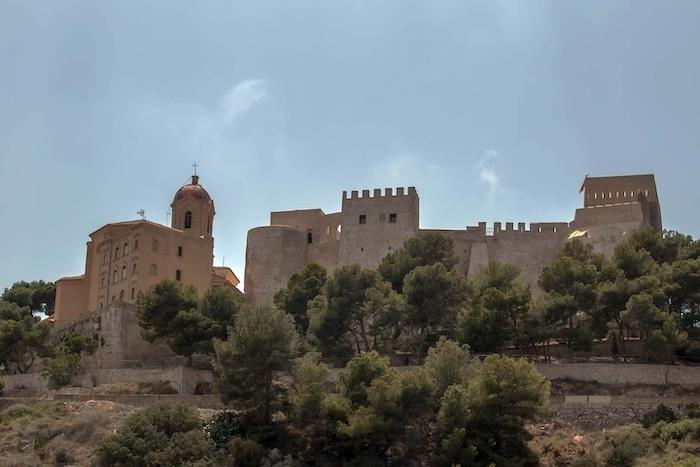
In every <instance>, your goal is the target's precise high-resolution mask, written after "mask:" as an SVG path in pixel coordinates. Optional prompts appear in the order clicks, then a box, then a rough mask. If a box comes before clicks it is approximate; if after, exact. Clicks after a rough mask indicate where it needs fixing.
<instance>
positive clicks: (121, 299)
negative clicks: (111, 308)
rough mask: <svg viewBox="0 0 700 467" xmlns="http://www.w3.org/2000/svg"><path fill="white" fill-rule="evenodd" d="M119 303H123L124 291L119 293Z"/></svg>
mask: <svg viewBox="0 0 700 467" xmlns="http://www.w3.org/2000/svg"><path fill="white" fill-rule="evenodd" d="M119 301H120V302H123V301H124V291H123V290H122V291H120V292H119Z"/></svg>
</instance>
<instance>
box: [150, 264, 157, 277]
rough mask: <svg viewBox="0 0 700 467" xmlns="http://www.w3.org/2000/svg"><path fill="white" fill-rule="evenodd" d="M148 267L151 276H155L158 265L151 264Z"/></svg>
mask: <svg viewBox="0 0 700 467" xmlns="http://www.w3.org/2000/svg"><path fill="white" fill-rule="evenodd" d="M149 269H150V271H151V275H152V276H155V275H156V274H158V266H156V265H155V264H151V266H150V267H149Z"/></svg>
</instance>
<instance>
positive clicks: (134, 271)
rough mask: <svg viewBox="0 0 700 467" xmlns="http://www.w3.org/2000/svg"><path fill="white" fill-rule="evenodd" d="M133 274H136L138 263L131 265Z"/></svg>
mask: <svg viewBox="0 0 700 467" xmlns="http://www.w3.org/2000/svg"><path fill="white" fill-rule="evenodd" d="M131 274H136V263H134V264H132V265H131Z"/></svg>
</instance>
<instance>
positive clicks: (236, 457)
mask: <svg viewBox="0 0 700 467" xmlns="http://www.w3.org/2000/svg"><path fill="white" fill-rule="evenodd" d="M228 453H229V454H228V459H227V460H228V465H230V466H231V467H258V466H259V465H260V461H261V460H262V458H263V456H264V455H265V448H263V447H262V446H261V445H260V444H258V443H256V442H255V441H252V440H250V439H243V438H241V437H239V436H236V437H235V438H233V439H232V440H231V442H230V443H229V445H228Z"/></svg>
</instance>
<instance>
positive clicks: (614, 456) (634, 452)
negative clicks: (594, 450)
mask: <svg viewBox="0 0 700 467" xmlns="http://www.w3.org/2000/svg"><path fill="white" fill-rule="evenodd" d="M648 448H649V443H648V441H647V439H646V438H645V433H644V431H643V430H642V429H641V428H638V427H637V428H633V429H631V430H621V431H615V432H612V433H610V434H609V435H608V436H607V438H606V439H605V441H604V443H603V449H602V458H603V463H604V465H606V466H611V467H631V466H632V465H634V461H635V460H636V459H637V458H638V457H641V456H643V455H644V454H646V452H647V450H648Z"/></svg>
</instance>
